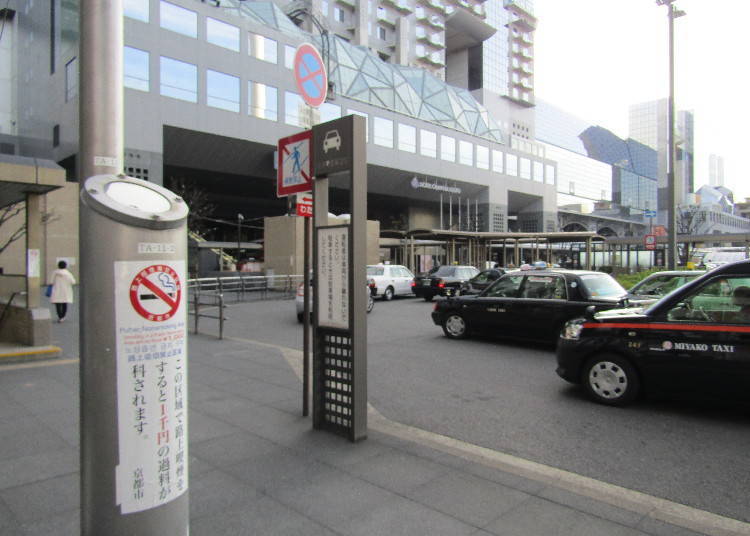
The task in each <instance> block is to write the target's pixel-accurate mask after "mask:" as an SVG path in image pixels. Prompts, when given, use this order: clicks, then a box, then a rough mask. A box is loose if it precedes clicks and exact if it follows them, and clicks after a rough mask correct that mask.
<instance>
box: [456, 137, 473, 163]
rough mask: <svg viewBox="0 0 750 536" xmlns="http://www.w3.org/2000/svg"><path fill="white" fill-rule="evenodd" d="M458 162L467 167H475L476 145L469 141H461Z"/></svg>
mask: <svg viewBox="0 0 750 536" xmlns="http://www.w3.org/2000/svg"><path fill="white" fill-rule="evenodd" d="M458 161H459V162H460V163H461V164H463V165H465V166H473V165H474V144H472V143H470V142H468V141H464V140H459V142H458Z"/></svg>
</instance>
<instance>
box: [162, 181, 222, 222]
mask: <svg viewBox="0 0 750 536" xmlns="http://www.w3.org/2000/svg"><path fill="white" fill-rule="evenodd" d="M169 189H170V190H172V191H173V192H174V193H176V194H177V195H179V196H180V197H181V198H182V199H183V201H185V203H186V204H187V206H188V208H189V209H190V212H189V213H188V222H187V224H188V230H189V231H191V232H193V233H196V234H198V235H201V236H203V235H204V234H205V233H207V232H208V231H211V230H213V227H211V224H210V221H211V220H210V218H209V217H210V216H211V214H213V212H214V210H216V205H214V204H213V203H211V202H210V201H209V197H208V192H206V190H204V189H202V188H200V187H198V186H196V185H195V183H194V182H193V181H189V180H187V179H185V178H183V177H180V178H175V177H171V178H170V179H169Z"/></svg>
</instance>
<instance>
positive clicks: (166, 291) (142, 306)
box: [130, 264, 182, 322]
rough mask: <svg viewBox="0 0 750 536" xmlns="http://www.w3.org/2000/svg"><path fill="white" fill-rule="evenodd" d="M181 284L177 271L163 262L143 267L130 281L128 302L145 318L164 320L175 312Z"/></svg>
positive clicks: (178, 304)
mask: <svg viewBox="0 0 750 536" xmlns="http://www.w3.org/2000/svg"><path fill="white" fill-rule="evenodd" d="M181 296H182V284H181V283H180V278H179V277H178V276H177V272H175V271H174V270H172V268H170V267H169V266H167V265H165V264H153V265H151V266H149V267H148V268H144V269H143V270H141V271H140V272H138V275H136V276H135V277H134V278H133V282H132V283H130V303H131V305H132V306H133V309H135V311H136V312H137V313H138V314H139V315H141V316H142V317H143V318H145V319H146V320H151V321H152V322H164V321H165V320H169V319H170V318H172V317H173V316H174V314H175V313H176V312H177V308H178V307H179V306H180V298H181Z"/></svg>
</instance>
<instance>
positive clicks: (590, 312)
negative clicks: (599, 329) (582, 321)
mask: <svg viewBox="0 0 750 536" xmlns="http://www.w3.org/2000/svg"><path fill="white" fill-rule="evenodd" d="M595 314H596V306H595V305H589V306H588V307H586V310H585V311H584V313H583V316H584V317H585V318H586V320H593V319H594V315H595Z"/></svg>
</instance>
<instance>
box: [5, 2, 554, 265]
mask: <svg viewBox="0 0 750 536" xmlns="http://www.w3.org/2000/svg"><path fill="white" fill-rule="evenodd" d="M11 4H14V3H11ZM77 4H78V2H75V1H59V0H52V1H51V2H21V3H15V4H14V5H15V6H16V9H15V10H13V9H4V10H2V11H1V12H0V17H1V18H3V19H4V22H5V34H6V35H5V37H4V38H3V41H4V43H3V47H4V50H3V52H2V53H3V58H6V57H9V58H11V59H12V69H11V73H10V74H9V75H8V77H6V80H4V81H2V83H3V84H5V86H3V87H9V88H10V89H11V96H10V97H8V98H10V99H11V101H12V103H11V104H12V105H11V106H6V105H4V106H3V108H0V111H3V112H5V111H6V110H7V109H8V108H10V110H11V111H10V112H9V113H4V114H0V142H2V147H3V151H2V152H3V153H5V154H10V155H18V156H20V157H33V158H43V159H47V160H49V161H52V162H55V163H57V164H58V165H59V166H61V167H62V168H64V170H65V174H66V177H67V181H68V184H66V188H67V189H68V190H70V191H71V192H75V191H76V189H77V187H78V185H77V184H76V182H77V181H79V180H80V179H81V177H79V176H78V169H79V166H78V163H77V158H78V107H79V106H85V103H81V102H79V99H78V56H79V51H78V5H77ZM123 4H124V21H123V22H124V81H123V83H124V86H125V96H124V106H125V125H124V128H125V138H124V139H125V151H124V155H123V168H124V171H125V173H126V174H127V175H130V176H133V177H137V178H141V179H145V180H148V181H152V182H154V183H157V184H161V185H164V186H166V187H168V188H171V189H173V190H175V191H177V192H178V193H181V194H185V192H186V191H187V192H190V191H192V192H199V193H200V195H199V196H198V197H200V198H201V199H202V201H201V203H202V204H203V205H204V206H203V208H204V209H205V210H202V211H200V210H199V211H198V212H199V214H198V215H201V214H203V215H204V216H203V221H202V225H201V228H202V231H201V234H202V239H205V240H208V241H214V242H217V243H228V242H235V243H236V242H237V241H238V238H239V237H238V223H241V234H242V244H243V248H244V247H245V243H247V244H250V243H252V244H256V245H255V246H254V247H255V248H256V249H255V250H254V251H256V252H257V256H258V257H259V258H260V259H262V250H261V249H260V248H262V247H263V246H262V245H261V244H262V242H263V238H264V225H265V222H266V221H267V219H268V218H273V217H279V216H285V215H287V214H289V213H293V210H292V208H291V201H290V200H288V199H286V198H277V197H276V156H275V155H276V148H277V143H278V140H279V139H280V138H283V137H287V136H290V135H292V134H295V133H297V132H300V131H301V130H304V129H307V128H310V127H311V125H313V124H316V123H319V122H326V121H329V120H333V119H336V118H339V117H343V116H346V115H350V114H356V115H359V116H362V117H364V118H366V125H367V173H368V199H367V206H368V214H367V217H368V220H372V221H374V222H378V231H377V233H378V236H379V238H380V240H382V243H383V244H387V243H388V240H393V238H392V237H398V236H404V235H406V234H407V233H408V232H409V231H411V230H415V229H428V230H444V231H446V232H449V231H450V232H470V233H477V232H480V233H481V232H495V233H501V232H526V233H543V232H556V231H558V230H559V229H558V223H557V208H556V201H557V190H556V182H557V180H556V173H557V164H556V162H555V161H553V160H550V159H548V158H546V156H545V147H544V146H543V145H542V144H538V143H535V142H534V139H535V134H534V74H533V73H534V59H533V58H534V53H533V44H534V30H535V27H536V19H535V18H534V16H533V6H532V2H530V1H521V0H504V1H501V0H491V1H487V2H483V1H481V0H308V1H295V2H292V3H286V2H277V3H272V2H254V1H250V0H211V1H208V0H204V1H201V0H123ZM302 43H312V44H314V45H315V46H316V47H317V48H318V49H319V50H320V51H321V52H322V54H323V56H324V58H325V60H326V62H327V63H328V75H329V86H330V89H329V95H328V99H327V101H326V102H325V103H324V104H323V105H321V106H320V107H319V108H318V109H312V108H310V107H309V106H307V105H306V104H305V103H304V102H303V100H302V98H301V97H300V95H299V93H298V89H297V87H296V84H295V80H294V76H293V70H292V67H293V61H294V54H295V51H296V49H297V47H298V46H299V45H300V44H302ZM0 93H2V92H0ZM3 99H5V98H3ZM186 197H188V198H190V196H189V195H186ZM75 202H76V197H75V194H73V193H71V194H69V195H67V197H64V199H63V198H61V200H60V203H63V204H64V203H75ZM347 207H348V203H347V200H346V194H345V192H338V191H337V190H335V189H333V190H332V191H331V197H330V206H329V210H330V212H332V213H334V214H341V213H342V212H345V211H346V210H347ZM198 208H200V207H198ZM239 215H242V216H239ZM65 225H66V226H67V228H69V229H76V228H77V224H75V223H74V222H68V223H67V224H65ZM71 232H74V231H71ZM266 240H267V239H266ZM268 246H269V244H268V243H266V244H265V247H268ZM51 247H52V248H53V249H54V244H52V245H51ZM248 251H250V250H248ZM394 251H395V250H389V249H388V248H387V247H381V248H380V254H379V259H377V260H390V261H391V262H396V261H403V260H404V259H403V258H401V257H399V256H398V254H396V253H394ZM231 253H232V254H234V252H231ZM69 254H70V255H72V256H74V255H75V253H74V252H70V253H69ZM57 255H58V256H59V255H60V254H59V253H58V254H57ZM246 255H247V256H248V257H253V256H255V254H253V253H252V251H251V252H250V253H247V254H246ZM368 260H372V259H368ZM48 264H49V263H48Z"/></svg>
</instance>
